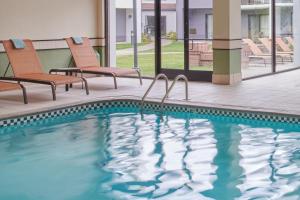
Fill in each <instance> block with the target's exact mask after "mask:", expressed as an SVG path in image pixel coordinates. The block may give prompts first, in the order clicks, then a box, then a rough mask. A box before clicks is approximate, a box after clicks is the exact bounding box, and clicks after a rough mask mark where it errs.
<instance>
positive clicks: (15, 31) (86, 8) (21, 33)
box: [0, 0, 104, 40]
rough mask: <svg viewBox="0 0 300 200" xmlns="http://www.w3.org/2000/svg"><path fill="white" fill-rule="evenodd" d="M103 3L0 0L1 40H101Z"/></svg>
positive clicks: (93, 0)
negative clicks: (85, 38) (98, 38)
mask: <svg viewBox="0 0 300 200" xmlns="http://www.w3.org/2000/svg"><path fill="white" fill-rule="evenodd" d="M102 14H103V6H102V0H0V29H1V31H0V40H4V39H9V38H30V39H56V38H64V37H67V36H87V37H103V35H104V31H103V28H102V25H103V22H102V19H103V17H102Z"/></svg>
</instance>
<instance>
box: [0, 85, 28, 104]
mask: <svg viewBox="0 0 300 200" xmlns="http://www.w3.org/2000/svg"><path fill="white" fill-rule="evenodd" d="M10 90H22V93H23V100H24V103H25V104H27V103H28V101H27V94H26V89H25V87H24V86H23V85H22V84H20V83H12V82H6V81H1V80H0V91H1V92H4V91H10Z"/></svg>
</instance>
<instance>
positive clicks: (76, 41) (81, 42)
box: [72, 37, 83, 44]
mask: <svg viewBox="0 0 300 200" xmlns="http://www.w3.org/2000/svg"><path fill="white" fill-rule="evenodd" d="M72 39H73V42H74V44H83V39H82V37H72Z"/></svg>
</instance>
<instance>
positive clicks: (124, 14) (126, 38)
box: [115, 0, 142, 43]
mask: <svg viewBox="0 0 300 200" xmlns="http://www.w3.org/2000/svg"><path fill="white" fill-rule="evenodd" d="M115 1H116V8H115V9H116V23H115V24H116V26H117V28H116V37H117V42H126V43H129V42H131V40H132V39H131V37H132V34H131V33H132V31H133V0H115ZM141 2H142V1H141V0H137V39H138V43H140V42H141V41H142V26H141V24H142V22H141V20H142V11H141ZM119 26H120V27H119ZM124 26H125V28H124ZM119 31H120V32H119Z"/></svg>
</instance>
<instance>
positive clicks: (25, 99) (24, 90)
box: [20, 84, 28, 104]
mask: <svg viewBox="0 0 300 200" xmlns="http://www.w3.org/2000/svg"><path fill="white" fill-rule="evenodd" d="M20 86H21V89H22V92H23V99H24V104H28V99H27V92H26V88H25V87H24V85H22V84H20Z"/></svg>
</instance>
